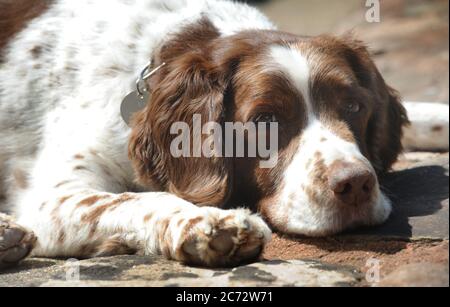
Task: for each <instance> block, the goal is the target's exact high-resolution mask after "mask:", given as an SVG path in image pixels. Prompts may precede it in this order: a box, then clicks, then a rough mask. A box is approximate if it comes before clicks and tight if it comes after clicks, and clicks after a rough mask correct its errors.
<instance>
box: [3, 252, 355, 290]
mask: <svg viewBox="0 0 450 307" xmlns="http://www.w3.org/2000/svg"><path fill="white" fill-rule="evenodd" d="M78 264H79V268H80V270H79V272H80V275H79V276H80V281H73V280H71V276H76V274H75V275H71V272H74V270H73V269H74V268H75V267H74V266H73V263H70V265H68V264H67V263H66V262H65V261H58V260H45V259H29V260H26V261H25V262H24V263H22V264H21V265H20V266H19V267H17V268H15V269H13V270H9V271H4V272H3V273H0V287H2V286H4V287H13V286H44V287H47V286H48V287H61V286H62V287H65V286H67V287H105V286H106V287H124V286H125V287H127V286H129V287H142V286H145V287H152V286H158V287H160V286H162V287H175V286H184V287H226V286H229V287H233V286H239V287H241V286H248V287H264V286H271V287H279V286H285V287H315V286H322V287H348V286H355V285H358V284H359V282H360V280H361V276H360V275H359V274H358V273H357V272H356V271H355V270H353V269H352V268H349V267H345V266H331V265H326V264H323V263H320V262H317V261H300V260H292V261H267V262H261V263H256V264H252V265H247V266H242V267H238V268H234V269H218V270H208V269H201V268H191V267H186V266H183V265H181V264H179V263H176V262H173V261H167V260H164V259H162V258H160V257H142V256H119V257H111V258H98V259H91V260H83V261H80V262H79V263H78ZM67 276H69V280H68V279H67Z"/></svg>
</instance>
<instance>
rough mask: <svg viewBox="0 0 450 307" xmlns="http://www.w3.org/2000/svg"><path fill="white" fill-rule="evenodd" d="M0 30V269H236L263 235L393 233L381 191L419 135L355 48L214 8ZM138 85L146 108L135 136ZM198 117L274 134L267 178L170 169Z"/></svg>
mask: <svg viewBox="0 0 450 307" xmlns="http://www.w3.org/2000/svg"><path fill="white" fill-rule="evenodd" d="M188 2H189V3H188ZM0 20H1V21H0V22H1V24H0V25H1V29H2V30H1V31H2V33H1V34H0V48H1V57H0V61H1V62H0V63H1V64H0V65H1V66H0V141H1V147H0V195H1V196H2V199H3V201H2V203H1V204H2V205H1V207H0V208H1V209H2V211H3V212H5V213H8V214H12V215H14V216H15V217H16V221H13V220H12V219H11V218H10V217H8V216H6V215H1V216H0V220H1V223H0V263H1V266H7V265H13V264H15V263H17V262H18V261H20V260H21V259H23V258H25V257H26V256H27V255H29V254H30V253H32V255H34V256H44V257H77V258H88V257H97V256H111V255H119V254H132V253H140V254H161V255H163V256H165V257H167V258H169V259H173V260H176V261H180V262H184V263H187V264H191V265H200V266H209V267H219V266H234V265H238V264H241V263H245V262H250V261H254V260H256V259H258V257H260V255H261V252H262V250H263V248H264V246H265V245H266V244H267V242H269V240H270V238H271V233H272V231H278V232H281V233H285V234H301V235H306V236H312V237H316V236H328V235H333V234H336V233H339V232H341V231H344V230H346V229H350V228H354V227H359V226H371V225H378V224H381V223H383V222H385V221H386V220H387V219H388V217H389V215H390V213H391V203H390V201H389V199H388V198H387V197H386V196H385V195H384V194H383V192H382V191H381V188H380V182H379V179H378V178H379V176H380V175H382V174H383V173H385V172H387V171H389V170H390V168H391V166H392V165H393V163H394V162H395V161H396V160H397V157H398V155H399V153H400V152H401V151H402V135H403V129H413V128H414V123H413V124H412V126H411V127H410V128H406V127H407V126H408V124H409V120H408V116H407V111H406V109H405V106H404V105H402V103H401V101H400V97H399V94H398V93H397V92H396V91H395V90H393V89H392V88H391V87H389V86H388V85H386V83H385V81H384V80H383V77H382V76H381V74H380V72H379V71H378V69H377V68H376V66H375V64H374V62H373V61H372V59H371V56H370V53H369V51H368V50H367V48H366V47H365V45H364V43H362V42H361V41H359V40H357V39H355V38H353V37H351V36H350V35H344V36H342V37H334V36H327V35H321V36H317V37H304V36H298V35H293V34H289V33H284V32H281V31H278V30H277V29H276V27H275V26H274V25H273V24H272V22H271V21H270V20H269V19H268V18H267V17H265V16H264V15H263V14H262V13H260V12H259V11H258V10H257V9H255V8H251V7H249V6H247V5H245V4H239V3H235V2H231V1H224V0H197V1H187V0H169V1H168V0H108V1H107V3H106V1H72V0H53V1H38V0H18V1H6V2H1V3H0ZM149 61H150V63H151V64H150V65H148V64H147V63H148V62H149ZM143 69H144V72H143V73H142V74H141V72H142V71H143ZM144 75H145V77H144ZM136 79H139V81H138V86H137V89H138V90H139V92H141V90H142V91H144V92H145V91H148V92H146V93H142V92H141V93H140V94H139V95H138V94H136V97H137V98H140V99H142V100H144V105H143V106H142V107H141V108H140V109H138V110H136V111H135V112H134V113H133V115H132V120H131V123H130V127H129V126H128V125H127V123H126V122H125V121H124V119H123V118H122V116H121V112H120V110H121V104H122V101H123V99H124V97H126V96H127V95H128V93H130V92H133V91H135V90H136ZM144 94H146V95H144ZM145 97H148V98H145ZM137 98H136V99H137ZM419 112H420V111H419ZM195 115H197V116H199V118H201V119H202V120H203V121H204V122H214V123H218V124H219V125H220V126H223V125H224V124H225V123H230V122H231V123H236V122H241V123H255V124H257V125H258V130H259V131H258V135H260V136H261V135H262V136H264V137H268V134H267V131H266V129H267V128H266V127H269V125H271V124H274V123H276V125H277V127H278V134H277V138H278V148H277V157H278V159H277V163H276V164H275V166H274V167H272V168H261V167H260V164H259V163H260V162H261V160H262V158H261V157H259V156H257V157H250V156H244V157H239V158H237V157H219V156H212V157H208V158H206V157H194V158H192V157H174V156H173V154H172V153H171V151H170V148H171V143H172V142H173V140H174V135H172V134H171V133H170V131H171V126H172V125H173V124H174V123H176V122H182V123H183V122H184V123H186V124H187V125H188V126H189V127H191V126H192V125H193V120H192V118H193V117H194V116H195ZM447 121H448V120H447ZM430 125H433V123H430ZM421 129H422V130H423V129H425V130H426V129H428V128H423V127H421ZM426 131H427V133H428V134H427V137H429V136H430V135H431V134H432V133H435V134H438V135H437V137H435V138H434V139H439V140H442V139H445V137H444V138H443V137H442V135H443V134H445V133H447V138H448V126H447V127H446V126H445V125H443V126H442V125H441V126H440V129H437V128H436V129H429V131H428V130H426ZM190 137H191V136H190ZM190 137H189V138H190ZM247 137H250V135H247ZM192 138H193V136H192ZM200 138H201V140H202V141H204V140H205V139H206V138H207V136H206V135H202V136H200ZM412 139H414V138H412ZM245 141H246V142H247V141H248V139H245ZM403 145H405V144H403ZM416 145H417V144H416ZM432 145H433V144H432ZM419 146H420V144H419ZM434 146H445V144H444V145H442V141H441V142H440V143H438V144H437V145H436V144H434ZM446 146H447V147H448V143H447V145H446Z"/></svg>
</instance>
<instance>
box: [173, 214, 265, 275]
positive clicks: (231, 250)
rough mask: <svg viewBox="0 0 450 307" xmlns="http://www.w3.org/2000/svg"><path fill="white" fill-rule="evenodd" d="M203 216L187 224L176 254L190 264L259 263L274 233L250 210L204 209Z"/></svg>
mask: <svg viewBox="0 0 450 307" xmlns="http://www.w3.org/2000/svg"><path fill="white" fill-rule="evenodd" d="M202 213H203V214H202V215H200V216H198V217H197V218H194V219H191V220H189V221H187V222H186V225H185V226H184V228H183V231H182V234H181V237H180V238H181V239H180V241H179V244H178V251H177V254H178V255H179V256H180V258H181V259H180V260H183V261H185V262H186V263H188V264H194V265H202V266H210V267H221V266H222V267H223V266H236V265H239V264H242V263H248V262H251V261H254V260H257V259H258V258H259V256H260V255H261V252H262V251H263V249H264V246H265V245H266V243H268V242H269V241H270V238H271V231H270V229H269V227H268V226H267V224H266V223H265V222H264V221H263V220H262V219H261V218H260V217H259V216H257V215H255V214H252V213H251V212H250V211H249V210H243V209H239V210H220V209H215V208H202Z"/></svg>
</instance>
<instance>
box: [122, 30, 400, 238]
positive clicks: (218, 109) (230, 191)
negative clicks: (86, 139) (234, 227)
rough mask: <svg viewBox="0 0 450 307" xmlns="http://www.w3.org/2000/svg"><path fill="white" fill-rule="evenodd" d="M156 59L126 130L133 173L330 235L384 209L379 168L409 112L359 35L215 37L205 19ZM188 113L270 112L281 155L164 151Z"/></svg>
mask: <svg viewBox="0 0 450 307" xmlns="http://www.w3.org/2000/svg"><path fill="white" fill-rule="evenodd" d="M155 61H156V62H163V61H164V62H166V63H167V65H166V66H165V67H164V68H163V69H162V70H161V71H160V72H159V73H158V74H157V75H155V76H154V77H153V78H152V80H151V81H150V86H151V88H152V91H153V92H152V98H151V101H150V102H149V104H148V106H147V107H146V109H145V110H144V111H142V112H140V113H139V114H138V115H137V116H136V117H135V121H134V129H133V134H132V137H131V142H130V157H131V159H132V161H133V163H134V165H135V168H136V171H137V174H138V175H139V178H140V180H141V183H142V184H144V185H148V186H151V187H157V188H159V189H161V190H164V191H168V192H171V193H174V194H176V195H178V196H179V197H181V198H184V199H186V200H188V201H191V202H193V203H195V204H198V205H200V206H207V205H213V206H221V207H226V206H248V207H252V208H254V209H255V210H258V211H259V212H260V213H261V214H262V215H263V216H264V218H265V219H266V220H267V221H268V222H269V224H271V226H272V227H273V228H275V229H277V230H279V231H282V232H285V233H295V234H304V235H309V236H322V235H329V234H334V233H337V232H340V231H342V230H344V229H347V228H351V227H355V226H360V225H375V224H379V223H382V222H384V221H385V220H386V219H387V218H388V216H389V214H390V212H391V206H390V203H389V200H388V199H387V198H386V197H385V196H384V195H383V193H382V192H381V191H380V185H379V182H378V179H377V174H380V173H382V172H383V171H385V170H387V169H389V168H390V166H391V165H392V164H393V162H395V160H396V158H397V155H398V153H399V152H400V150H401V129H402V125H404V124H406V123H407V117H406V114H405V110H404V109H403V107H402V106H401V104H400V102H399V99H398V97H397V95H396V94H395V92H394V91H393V90H391V89H390V88H389V87H388V86H386V84H385V82H384V80H383V78H382V77H381V75H380V73H379V72H378V70H377V69H376V67H375V65H374V64H373V62H372V60H371V58H370V56H369V54H368V52H367V51H366V49H365V47H364V46H363V45H362V44H361V43H360V42H357V41H355V40H353V39H350V38H342V39H338V38H333V37H328V36H321V37H316V38H304V37H298V36H293V35H289V34H285V33H280V32H267V31H254V32H246V33H241V34H238V35H235V36H232V37H227V38H220V37H219V34H218V32H217V31H216V29H214V27H212V26H211V24H209V23H208V22H207V21H202V22H201V23H200V24H199V25H197V26H196V28H190V29H186V31H184V32H183V33H182V34H180V35H179V36H176V37H174V38H173V39H172V40H171V41H170V43H168V44H167V45H165V46H163V47H162V49H161V51H160V53H159V55H158V57H157V58H155ZM194 114H199V115H201V117H202V119H203V120H204V122H211V121H213V122H217V123H220V124H221V125H224V123H225V122H241V123H248V122H255V123H271V122H277V123H278V135H277V136H278V163H276V165H275V167H273V168H261V167H260V165H261V164H260V162H261V161H260V160H261V159H260V158H254V157H253V158H252V157H244V158H221V157H213V158H206V157H203V158H175V157H173V156H172V155H171V151H170V147H171V143H172V141H173V139H174V138H175V136H174V135H171V134H170V131H171V128H170V127H171V124H173V123H175V122H185V123H188V124H189V125H191V126H192V122H193V115H194ZM258 127H259V129H262V128H261V127H266V126H264V125H262V126H261V125H259V126H258ZM267 127H269V125H267ZM261 133H262V134H261ZM264 133H266V135H267V136H268V135H269V134H268V131H267V132H266V131H258V135H259V136H261V135H264ZM191 137H192V138H193V137H194V136H191ZM247 137H249V135H247ZM203 138H206V136H203Z"/></svg>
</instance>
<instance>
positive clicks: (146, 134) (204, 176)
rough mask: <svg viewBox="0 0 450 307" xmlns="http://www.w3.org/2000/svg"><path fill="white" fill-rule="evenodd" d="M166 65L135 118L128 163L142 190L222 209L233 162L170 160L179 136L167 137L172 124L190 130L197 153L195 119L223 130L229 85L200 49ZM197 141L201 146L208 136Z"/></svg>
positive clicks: (229, 182)
mask: <svg viewBox="0 0 450 307" xmlns="http://www.w3.org/2000/svg"><path fill="white" fill-rule="evenodd" d="M171 56H173V53H171ZM166 63H167V64H166V66H165V67H164V68H163V69H161V71H160V72H158V74H157V75H156V76H155V78H154V79H153V81H152V90H153V92H152V95H151V101H150V102H149V103H148V105H147V107H146V108H145V109H144V110H143V111H141V112H139V113H138V114H137V115H136V116H135V117H134V124H133V130H132V135H131V139H130V144H129V156H130V159H131V160H132V162H133V165H134V168H135V170H136V172H137V175H138V178H139V181H140V183H141V184H143V185H145V186H149V187H154V188H157V189H160V190H162V191H167V192H170V193H173V194H175V195H177V196H179V197H181V198H183V199H185V200H187V201H190V202H192V203H194V204H197V205H200V206H202V205H209V206H221V205H224V204H225V203H226V201H227V199H228V198H229V194H230V189H231V186H232V184H231V180H232V178H231V176H232V173H233V172H232V171H231V169H230V168H231V164H229V163H228V162H227V160H226V159H225V158H222V157H212V158H206V157H197V158H196V157H178V158H177V157H174V156H173V155H172V153H171V146H172V145H173V141H174V140H175V138H177V137H180V135H179V134H176V135H173V134H171V129H172V128H173V125H174V124H176V123H184V125H185V126H189V133H188V135H187V139H188V140H189V141H188V144H189V145H188V146H189V147H190V148H188V149H189V154H190V155H191V156H192V154H193V150H195V149H196V150H198V148H194V139H198V137H199V135H198V134H202V131H196V130H197V129H193V128H194V127H193V118H194V115H196V116H197V117H199V118H201V122H202V124H205V123H209V122H215V123H219V124H221V125H222V126H223V120H224V113H225V92H226V89H227V86H228V81H227V78H226V75H225V72H223V71H221V70H220V69H219V68H218V67H217V66H215V65H214V64H213V63H212V60H211V58H210V57H209V56H208V54H207V53H206V54H205V52H204V51H199V50H189V51H188V50H186V51H185V52H183V53H181V54H180V55H179V56H177V57H175V58H171V59H166ZM155 80H156V81H155ZM186 124H187V125H186ZM200 129H201V127H200ZM172 132H174V131H173V130H172ZM176 133H178V131H177V132H176ZM194 134H195V135H194ZM200 138H201V140H202V144H203V143H204V141H205V139H206V138H208V136H203V135H201V136H200ZM198 145H199V144H196V145H195V146H198ZM200 146H202V145H201V144H200ZM184 149H186V148H184ZM220 154H222V153H220Z"/></svg>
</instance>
